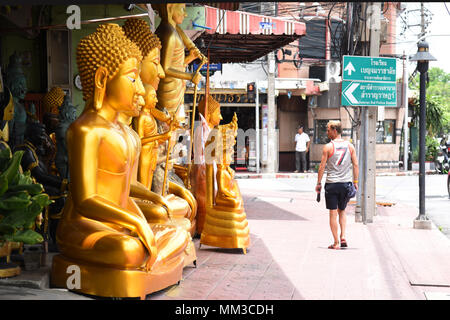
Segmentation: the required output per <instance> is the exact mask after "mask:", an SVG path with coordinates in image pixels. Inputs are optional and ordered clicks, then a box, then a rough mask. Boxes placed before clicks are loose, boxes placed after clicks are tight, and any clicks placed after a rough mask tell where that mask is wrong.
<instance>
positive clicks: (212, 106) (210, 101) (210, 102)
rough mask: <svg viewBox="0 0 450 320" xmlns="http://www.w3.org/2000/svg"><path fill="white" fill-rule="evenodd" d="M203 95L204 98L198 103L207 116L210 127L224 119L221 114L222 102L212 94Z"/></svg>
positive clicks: (200, 109) (201, 111) (199, 109)
mask: <svg viewBox="0 0 450 320" xmlns="http://www.w3.org/2000/svg"><path fill="white" fill-rule="evenodd" d="M205 97H206V96H203V98H202V100H200V102H199V103H198V111H199V112H200V113H201V114H202V116H203V117H204V118H205V120H206V122H208V125H209V127H210V128H213V127H215V126H217V125H219V123H220V120H222V115H221V114H220V104H219V102H218V101H217V100H216V99H214V98H213V97H212V96H211V95H208V98H207V100H206V99H205Z"/></svg>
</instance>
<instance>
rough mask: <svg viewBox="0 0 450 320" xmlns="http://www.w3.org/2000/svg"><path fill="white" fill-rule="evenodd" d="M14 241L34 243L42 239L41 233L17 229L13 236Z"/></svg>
mask: <svg viewBox="0 0 450 320" xmlns="http://www.w3.org/2000/svg"><path fill="white" fill-rule="evenodd" d="M11 241H14V242H23V243H25V244H36V243H41V242H42V241H44V238H43V237H42V235H40V234H39V233H37V232H36V231H33V230H19V231H17V232H16V233H15V234H14V235H13V236H12V240H11Z"/></svg>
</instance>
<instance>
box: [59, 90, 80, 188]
mask: <svg viewBox="0 0 450 320" xmlns="http://www.w3.org/2000/svg"><path fill="white" fill-rule="evenodd" d="M69 100H70V98H69V97H68V96H64V100H63V102H62V105H61V107H60V110H59V111H58V112H59V114H58V126H57V127H56V130H55V138H56V156H55V165H56V168H57V169H58V172H59V175H60V176H61V177H62V178H64V179H69V160H68V155H67V142H66V132H67V129H68V128H69V126H70V125H71V124H72V122H74V121H75V119H76V118H77V109H76V108H75V106H74V105H73V104H72V103H70V101H69Z"/></svg>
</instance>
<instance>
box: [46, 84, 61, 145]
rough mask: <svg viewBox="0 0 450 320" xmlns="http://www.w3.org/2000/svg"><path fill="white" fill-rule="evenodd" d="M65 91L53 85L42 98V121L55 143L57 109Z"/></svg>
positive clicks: (57, 120)
mask: <svg viewBox="0 0 450 320" xmlns="http://www.w3.org/2000/svg"><path fill="white" fill-rule="evenodd" d="M65 95H66V94H65V93H64V91H63V89H61V88H60V87H53V88H51V89H50V91H49V92H47V93H46V94H45V95H44V98H42V106H43V107H44V117H43V123H44V124H45V127H46V130H47V134H48V135H49V136H50V137H52V139H53V141H54V142H55V144H56V137H55V131H56V128H57V127H58V124H59V118H58V114H59V109H60V107H61V105H62V104H63V102H64V97H65Z"/></svg>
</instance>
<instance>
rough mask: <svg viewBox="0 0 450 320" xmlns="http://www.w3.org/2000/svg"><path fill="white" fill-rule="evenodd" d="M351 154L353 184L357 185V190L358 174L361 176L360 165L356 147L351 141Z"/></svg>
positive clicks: (356, 186)
mask: <svg viewBox="0 0 450 320" xmlns="http://www.w3.org/2000/svg"><path fill="white" fill-rule="evenodd" d="M349 148H350V154H351V155H352V165H353V184H354V185H355V188H356V190H358V176H359V166H358V158H357V157H356V150H355V147H354V146H353V145H352V144H351V143H350V144H349Z"/></svg>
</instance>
